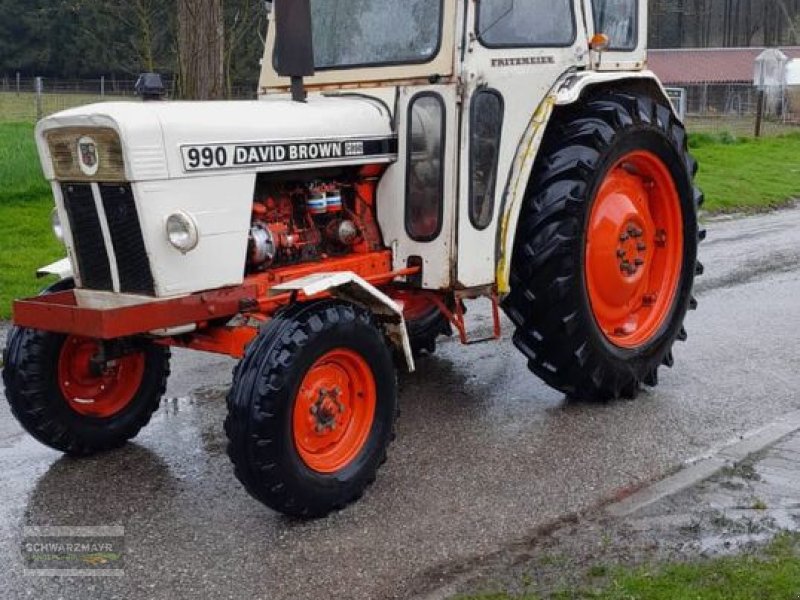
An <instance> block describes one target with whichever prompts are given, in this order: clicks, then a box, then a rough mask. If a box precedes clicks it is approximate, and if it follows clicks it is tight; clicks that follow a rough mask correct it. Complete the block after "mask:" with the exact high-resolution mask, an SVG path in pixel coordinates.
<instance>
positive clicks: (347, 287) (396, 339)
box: [270, 271, 416, 373]
mask: <svg viewBox="0 0 800 600" xmlns="http://www.w3.org/2000/svg"><path fill="white" fill-rule="evenodd" d="M286 292H302V293H303V295H304V296H306V297H307V298H312V297H314V296H317V295H319V294H322V293H326V292H327V293H328V294H330V295H331V296H333V297H334V298H341V299H342V300H346V301H347V302H352V303H353V304H358V305H360V306H364V307H366V308H368V309H369V310H370V311H372V313H373V314H375V315H377V316H378V317H379V319H380V320H381V321H382V322H383V324H384V325H385V326H386V331H387V333H388V334H389V339H390V340H391V342H392V345H393V346H394V347H395V348H396V349H397V351H398V352H400V353H401V354H402V355H403V356H404V357H405V359H406V365H407V366H408V372H409V373H413V372H414V370H415V369H416V367H415V364H414V355H413V353H412V351H411V339H410V338H409V335H408V328H407V327H406V320H405V318H404V317H403V308H402V307H401V306H400V305H399V304H397V302H395V301H394V300H392V299H391V298H389V296H387V295H386V294H384V293H383V292H381V291H380V290H379V289H378V288H376V287H375V286H373V285H371V284H370V283H368V282H367V281H365V280H364V279H362V278H361V277H359V276H358V275H356V274H355V273H353V272H351V271H343V272H339V273H316V274H314V275H309V276H308V277H302V278H300V279H295V280H292V281H288V282H286V283H282V284H280V285H277V286H275V287H273V288H271V289H270V294H271V295H276V294H281V293H286Z"/></svg>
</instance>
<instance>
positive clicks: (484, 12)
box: [478, 0, 575, 47]
mask: <svg viewBox="0 0 800 600" xmlns="http://www.w3.org/2000/svg"><path fill="white" fill-rule="evenodd" d="M478 8H479V10H478V32H479V37H480V40H481V42H482V43H483V44H484V45H486V46H489V47H509V46H512V47H513V46H525V47H536V46H569V45H570V44H572V42H573V41H574V40H575V20H574V19H573V18H572V0H480V1H479V3H478Z"/></svg>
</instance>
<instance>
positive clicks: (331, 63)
mask: <svg viewBox="0 0 800 600" xmlns="http://www.w3.org/2000/svg"><path fill="white" fill-rule="evenodd" d="M311 14H312V20H313V27H314V62H315V64H316V68H317V69H320V70H321V69H331V68H352V67H368V66H377V65H385V64H399V63H423V62H427V61H428V60H431V59H432V58H434V56H435V55H436V53H437V51H438V49H439V44H440V41H441V40H440V37H441V28H442V0H404V1H400V2H398V0H311Z"/></svg>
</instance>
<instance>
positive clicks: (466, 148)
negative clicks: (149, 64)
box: [457, 0, 589, 288]
mask: <svg viewBox="0 0 800 600" xmlns="http://www.w3.org/2000/svg"><path fill="white" fill-rule="evenodd" d="M468 5H469V14H468V20H467V29H468V30H470V31H467V35H466V39H467V43H466V45H465V52H464V53H463V75H462V81H463V82H464V85H463V111H462V123H463V125H462V133H461V140H460V146H461V157H460V170H459V189H460V192H459V198H460V202H459V208H458V261H457V280H458V284H459V285H461V286H463V287H467V288H473V287H479V286H485V285H489V284H493V283H494V282H495V270H496V265H497V260H498V248H497V240H498V236H497V232H498V227H499V226H500V223H499V221H500V218H501V215H502V208H503V201H504V198H505V195H506V192H507V185H508V180H509V173H510V172H511V170H512V166H513V163H514V160H515V159H516V157H517V152H518V149H519V146H520V142H521V140H522V138H523V135H524V133H525V131H526V129H527V127H528V125H529V123H530V121H531V118H532V117H533V115H534V113H535V112H536V110H537V108H538V107H539V105H540V104H541V103H542V101H543V100H544V98H545V96H546V95H547V93H548V92H549V90H550V89H551V88H552V87H553V85H554V84H555V83H556V81H558V79H559V78H560V77H561V76H562V75H563V74H564V73H565V72H566V71H568V70H569V69H574V68H576V67H585V66H587V65H588V60H589V56H588V54H589V53H588V41H587V37H586V36H587V27H586V23H585V20H584V19H585V15H584V14H583V9H582V6H581V5H582V2H581V0H475V1H472V2H468Z"/></svg>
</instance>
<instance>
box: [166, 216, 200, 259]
mask: <svg viewBox="0 0 800 600" xmlns="http://www.w3.org/2000/svg"><path fill="white" fill-rule="evenodd" d="M167 239H168V240H169V243H170V244H172V245H173V246H174V247H175V248H177V249H178V250H180V251H181V252H183V253H184V254H186V253H187V252H191V251H192V250H194V249H195V248H197V244H198V243H199V242H200V234H199V233H198V231H197V225H195V222H194V219H192V217H190V216H189V215H187V214H186V213H175V214H174V215H170V217H169V218H168V219H167Z"/></svg>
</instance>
